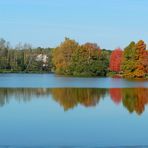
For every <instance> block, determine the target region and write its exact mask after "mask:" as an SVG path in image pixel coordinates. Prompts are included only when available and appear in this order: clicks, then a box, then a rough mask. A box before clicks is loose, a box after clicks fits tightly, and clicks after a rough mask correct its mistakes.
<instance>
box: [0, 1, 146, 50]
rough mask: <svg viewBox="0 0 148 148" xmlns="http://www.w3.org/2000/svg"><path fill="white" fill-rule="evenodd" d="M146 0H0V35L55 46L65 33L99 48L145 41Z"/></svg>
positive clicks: (9, 38) (10, 39)
mask: <svg viewBox="0 0 148 148" xmlns="http://www.w3.org/2000/svg"><path fill="white" fill-rule="evenodd" d="M147 7H148V0H0V37H3V38H5V39H6V40H9V41H10V42H11V43H12V45H15V44H17V43H18V42H27V43H32V45H33V46H43V47H47V46H50V47H55V46H57V45H58V44H59V43H60V42H61V41H63V40H64V37H69V38H72V39H75V40H76V41H78V42H79V43H85V42H88V41H89V42H95V43H97V44H98V45H99V46H100V47H101V48H107V49H114V48H116V47H122V48H123V47H125V46H126V45H127V44H128V43H129V42H130V41H132V40H134V41H137V40H139V39H143V40H145V42H146V43H148V9H147Z"/></svg>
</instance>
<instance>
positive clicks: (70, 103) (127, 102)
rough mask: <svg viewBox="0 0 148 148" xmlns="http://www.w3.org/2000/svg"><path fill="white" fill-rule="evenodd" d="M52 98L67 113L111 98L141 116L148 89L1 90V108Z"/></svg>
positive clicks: (147, 98) (146, 101)
mask: <svg viewBox="0 0 148 148" xmlns="http://www.w3.org/2000/svg"><path fill="white" fill-rule="evenodd" d="M50 96H51V98H52V99H53V100H55V101H56V102H58V103H59V104H60V105H61V106H62V107H63V109H64V110H65V111H67V110H69V109H72V108H74V107H76V106H77V105H79V104H80V105H83V106H85V107H93V106H96V105H98V104H99V101H100V100H103V99H107V98H108V96H109V98H111V99H112V101H113V102H114V103H115V104H117V105H119V104H123V106H124V107H125V108H126V109H127V110H128V111H129V113H133V112H136V113H137V114H138V115H141V114H142V113H143V112H144V110H145V106H146V105H147V104H148V89H147V88H110V89H96V88H94V89H93V88H53V89H46V88H44V89H42V88H40V89H33V88H28V89H27V88H18V89H14V88H2V89H0V106H4V105H6V104H7V103H9V102H10V101H11V99H15V100H16V101H18V102H29V101H31V100H32V99H38V98H40V99H42V98H44V99H45V98H47V99H48V98H49V97H50Z"/></svg>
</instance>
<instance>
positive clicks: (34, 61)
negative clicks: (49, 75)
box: [0, 39, 52, 73]
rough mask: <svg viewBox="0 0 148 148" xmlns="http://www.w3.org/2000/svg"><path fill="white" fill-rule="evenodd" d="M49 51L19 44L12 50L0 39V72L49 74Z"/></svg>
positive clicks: (7, 43)
mask: <svg viewBox="0 0 148 148" xmlns="http://www.w3.org/2000/svg"><path fill="white" fill-rule="evenodd" d="M51 50H52V49H50V48H41V47H38V48H32V46H31V45H30V44H21V43H19V44H18V45H16V47H14V48H13V47H11V46H10V44H9V42H7V41H5V40H4V39H0V72H4V73H5V72H26V73H27V72H50V71H51V68H52V62H51Z"/></svg>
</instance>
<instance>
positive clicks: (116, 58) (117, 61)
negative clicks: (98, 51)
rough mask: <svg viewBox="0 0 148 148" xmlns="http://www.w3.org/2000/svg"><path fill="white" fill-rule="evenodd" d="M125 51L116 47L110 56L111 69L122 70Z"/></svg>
mask: <svg viewBox="0 0 148 148" xmlns="http://www.w3.org/2000/svg"><path fill="white" fill-rule="evenodd" d="M122 55H123V51H122V50H121V49H120V48H117V49H115V50H114V51H113V52H112V54H111V56H110V64H109V69H110V70H111V71H115V72H120V70H121V62H122Z"/></svg>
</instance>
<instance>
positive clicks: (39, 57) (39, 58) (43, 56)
mask: <svg viewBox="0 0 148 148" xmlns="http://www.w3.org/2000/svg"><path fill="white" fill-rule="evenodd" d="M35 60H36V61H38V62H43V67H45V66H48V65H47V63H48V56H47V55H46V54H39V55H37V57H36V59H35Z"/></svg>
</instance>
